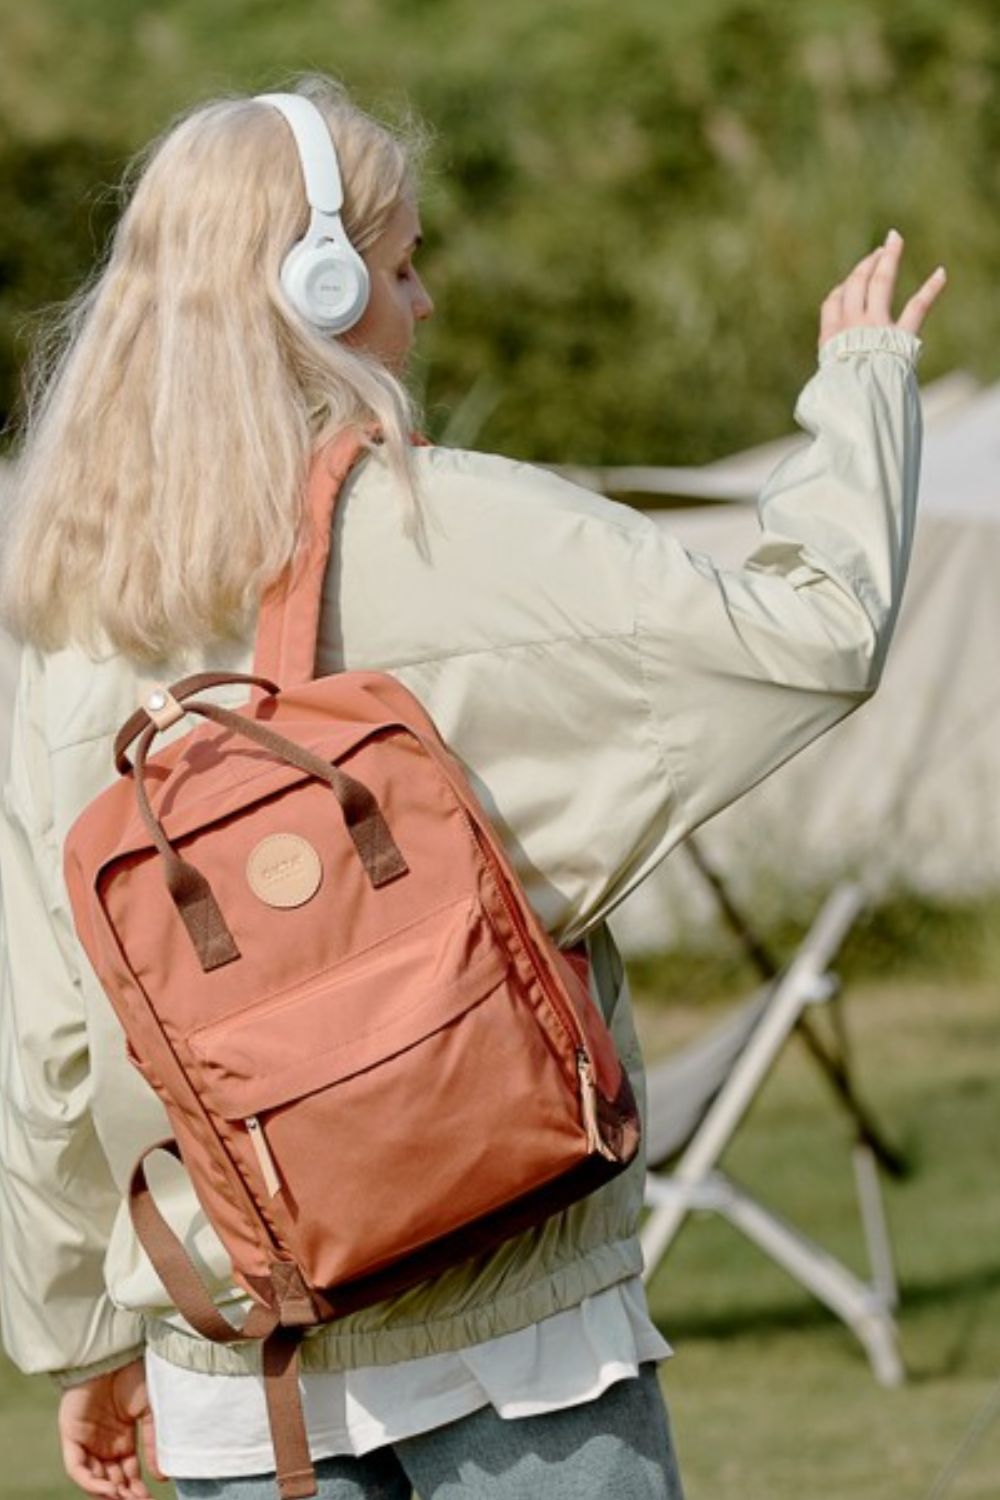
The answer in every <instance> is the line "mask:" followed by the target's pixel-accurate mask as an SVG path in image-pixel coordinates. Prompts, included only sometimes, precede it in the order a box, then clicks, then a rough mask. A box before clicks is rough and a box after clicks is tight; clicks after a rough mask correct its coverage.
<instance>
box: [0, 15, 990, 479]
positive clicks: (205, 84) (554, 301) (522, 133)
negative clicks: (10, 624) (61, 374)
mask: <svg viewBox="0 0 1000 1500" xmlns="http://www.w3.org/2000/svg"><path fill="white" fill-rule="evenodd" d="M0 33H2V35H3V39H4V46H3V52H2V55H0V101H2V102H0V196H2V204H3V212H2V214H0V412H2V413H5V414H7V415H8V416H9V413H10V411H11V408H12V405H13V403H14V399H15V388H16V374H15V372H16V370H17V368H18V367H19V366H20V365H21V364H22V363H23V360H24V357H25V352H26V348H27V344H28V340H29V339H30V335H31V331H32V326H33V325H32V320H31V319H30V318H29V319H28V322H27V324H25V315H26V314H28V313H31V311H32V310H33V309H36V308H37V307H39V305H40V304H43V303H46V302H49V301H51V300H54V299H58V298H60V297H62V296H64V295H65V294H66V293H67V292H68V291H69V290H70V289H71V287H72V286H73V285H74V284H75V283H77V282H78V281H79V280H80V279H82V278H83V277H84V276H85V275H86V274H87V272H88V270H89V268H90V267H91V265H92V263H93V260H94V257H95V254H96V253H97V252H98V251H99V249H100V247H101V245H102V243H103V242H104V240H105V237H106V235H107V232H108V227H109V223H110V221H111V218H112V204H113V195H109V193H108V188H109V185H111V184H113V183H114V182H115V181H116V179H117V178H118V176H119V175H120V171H121V167H122V165H123V163H124V160H125V159H126V158H127V156H128V155H129V154H130V153H131V152H132V151H133V150H135V149H136V148H138V147H139V146H140V145H142V144H143V143H144V142H145V141H146V140H147V139H148V138H149V137H150V136H151V135H153V134H155V133H156V132H157V131H159V130H161V129H162V128H164V126H165V125H166V124H167V123H168V122H169V120H170V118H171V117H172V115H174V114H175V113H176V112H177V111H179V110H182V109H185V108H187V107H188V106H190V105H191V104H192V103H194V102H196V101H198V100H200V99H203V98H205V97H208V96H211V95H213V94H217V93H220V92H227V91H233V90H244V89H257V88H262V87H268V86H274V85H275V84H279V83H281V82H282V81H285V80H287V79H288V78H289V76H290V75H291V74H293V73H294V72H296V71H300V70H303V69H308V68H322V69H324V70H326V71H329V72H332V73H334V74H336V75H338V76H340V77H342V78H343V79H344V80H345V81H346V82H347V83H348V84H349V85H350V86H351V87H352V88H353V89H354V91H355V93H356V95H357V97H358V98H359V99H360V101H361V102H362V103H363V104H366V105H368V106H370V107H373V108H374V109H376V111H379V112H381V113H383V114H388V115H389V116H390V117H391V116H392V115H394V114H397V115H398V114H401V113H405V111H406V110H407V109H408V108H410V107H412V108H413V109H414V110H415V111H416V112H417V113H418V114H419V115H420V116H421V117H422V118H423V119H425V120H426V121H427V123H428V124H429V125H430V126H431V127H432V129H433V130H434V131H435V133H436V137H437V139H436V143H435V146H434V149H433V151H432V154H431V159H430V162H429V169H428V173H427V178H426V181H425V191H424V218H425V227H426V230H427V239H428V243H427V247H426V250H425V252H424V266H423V268H424V270H425V272H426V275H427V278H428V281H429V284H430V286H431V289H432V291H433V293H434V295H435V298H436V302H437V307H438V317H437V319H436V320H435V322H434V324H433V325H431V327H430V328H429V329H428V330H426V336H425V337H424V338H423V340H422V351H423V353H422V358H421V362H420V365H419V366H418V369H417V377H418V379H419V380H420V381H421V383H422V384H423V386H424V387H425V395H426V402H427V407H428V413H429V420H428V427H429V430H430V431H431V433H432V434H436V435H439V434H441V433H442V432H443V431H445V430H446V427H447V422H448V419H449V415H450V413H452V412H453V411H454V410H455V409H456V408H460V407H461V406H462V403H463V402H464V401H466V400H467V399H469V397H470V393H472V400H473V404H474V405H478V407H479V408H480V409H481V411H482V412H483V413H485V421H484V424H483V425H482V429H481V431H479V433H478V435H477V437H476V442H477V445H478V446H481V447H486V448H492V449H496V450H499V451H503V452H508V453H512V454H519V455H523V456H526V457H531V458H540V459H549V460H553V461H564V462H572V461H576V462H581V463H585V462H630V461H632V462H636V461H642V462H649V463H655V462H664V461H670V462H685V461H688V462H697V461H701V460H704V459H708V458H711V457H716V456H718V455H719V454H721V453H724V452H727V451H732V450H733V449H734V448H737V447H740V446H742V445H745V444H749V443H752V442H755V441H759V440H763V439H765V438H767V437H769V436H772V435H774V434H776V433H778V432H781V431H783V430H784V429H785V428H786V427H787V426H788V423H789V412H790V407H791V404H792V400H793V398H794V394H795V391H796V390H797V388H798V387H799V385H800V384H801V383H802V382H803V380H804V379H805V378H806V377H807V376H808V373H809V370H810V369H811V367H812V363H813V358H814V339H815V327H816V310H817V306H818V303H819V301H820V300H821V298H822V296H823V295H825V292H826V291H827V290H828V288H829V287H830V286H831V285H832V284H833V283H834V282H835V281H837V280H838V279H839V278H840V277H841V276H842V275H843V273H844V272H845V271H846V269H847V268H848V267H849V266H850V265H851V264H852V263H853V262H854V261H855V260H856V259H857V258H859V257H860V256H861V255H862V254H863V253H865V252H866V251H867V249H868V248H870V246H871V245H872V244H873V243H875V242H877V241H878V240H879V239H881V237H882V236H883V235H884V234H885V232H886V230H887V229H888V228H889V227H890V226H891V225H895V226H897V227H898V228H899V229H900V230H901V231H902V232H903V233H904V235H905V236H906V238H907V241H908V247H909V253H908V257H907V265H906V278H905V282H906V285H905V288H904V290H906V291H912V290H913V287H914V286H915V284H916V282H917V280H918V279H922V277H923V276H924V275H925V274H927V273H928V272H929V271H930V270H931V269H933V267H934V266H935V265H936V264H938V263H939V262H942V261H943V262H945V263H946V264H947V266H948V268H949V272H950V274H951V281H952V285H951V288H950V291H949V294H948V296H947V297H946V299H945V301H944V303H943V305H942V306H941V308H940V309H939V310H938V311H937V312H936V313H935V317H934V321H933V325H932V331H931V338H930V343H929V348H928V353H927V357H926V362H925V366H924V372H925V374H929V375H934V374H936V373H940V372H942V371H943V370H945V369H947V368H950V367H952V366H954V365H957V364H961V365H964V366H967V367H970V368H972V369H973V370H975V371H977V372H978V373H979V374H980V375H982V376H984V377H991V376H994V375H996V374H997V372H998V370H1000V312H998V308H997V299H996V296H995V292H994V282H995V278H996V268H997V265H998V263H1000V214H998V213H997V211H996V204H997V201H998V197H1000V193H998V189H1000V149H998V148H1000V28H998V27H997V25H996V7H995V0H951V3H949V4H948V5H945V4H942V3H941V0H866V3H861V0H797V3H796V4H794V5H793V4H791V3H788V0H784V3H782V0H673V3H672V4H667V3H665V0H618V3H616V4H610V3H607V0H546V3H545V4H544V5H541V4H538V3H537V0H507V3H506V4H504V5H502V6H487V5H483V4H477V3H475V0H333V3H331V0H322V3H321V0H286V3H285V4H283V5H281V6H275V5H271V4H267V5H265V4H263V3H261V0H212V3H210V4H207V5H206V4H204V3H202V0H160V3H156V4H154V3H143V0H34V3H33V4H32V5H31V6H30V7H24V6H22V5H21V4H20V3H19V0H0Z"/></svg>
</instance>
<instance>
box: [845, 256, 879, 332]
mask: <svg viewBox="0 0 1000 1500" xmlns="http://www.w3.org/2000/svg"><path fill="white" fill-rule="evenodd" d="M881 254H882V246H881V245H880V246H879V247H878V249H877V250H873V251H872V252H871V254H870V255H866V256H865V258H864V260H860V261H858V264H857V265H856V266H855V267H854V270H853V271H852V272H851V274H850V276H848V278H847V281H846V282H845V284H844V319H845V321H846V322H847V323H860V322H861V321H862V319H863V318H864V316H865V311H866V309H867V306H868V283H869V281H870V280H871V278H872V272H873V271H874V270H875V267H876V266H877V265H878V261H879V257H880V256H881Z"/></svg>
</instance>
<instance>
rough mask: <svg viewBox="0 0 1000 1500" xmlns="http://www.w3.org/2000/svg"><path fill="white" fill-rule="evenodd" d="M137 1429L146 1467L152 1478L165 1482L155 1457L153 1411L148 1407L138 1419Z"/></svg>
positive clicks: (164, 1475)
mask: <svg viewBox="0 0 1000 1500" xmlns="http://www.w3.org/2000/svg"><path fill="white" fill-rule="evenodd" d="M139 1431H140V1434H141V1437H142V1452H143V1457H144V1458H145V1460H146V1468H147V1469H148V1470H149V1472H150V1473H151V1474H152V1476H153V1478H154V1479H159V1480H160V1481H161V1482H165V1481H166V1478H167V1476H166V1474H164V1472H163V1470H162V1469H161V1468H160V1465H159V1462H158V1460H157V1457H156V1426H155V1423H154V1421H153V1413H152V1412H151V1411H150V1410H149V1409H148V1408H147V1410H146V1411H145V1413H144V1414H143V1416H142V1417H140V1419H139Z"/></svg>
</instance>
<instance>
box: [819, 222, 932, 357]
mask: <svg viewBox="0 0 1000 1500" xmlns="http://www.w3.org/2000/svg"><path fill="white" fill-rule="evenodd" d="M902 255H903V240H902V236H901V235H899V234H897V233H896V231H895V229H890V230H889V233H888V234H887V235H886V239H885V244H884V245H880V246H879V247H878V249H877V250H873V251H872V252H871V254H870V255H866V256H865V257H864V259H863V260H859V261H858V263H857V265H856V266H855V267H854V270H853V271H851V273H850V275H848V276H847V277H846V278H845V279H844V280H843V281H842V282H840V283H839V284H838V285H837V286H835V287H834V288H833V290H832V291H831V292H830V294H829V296H828V297H827V298H826V300H825V301H824V303H823V305H822V307H821V308H820V316H819V346H820V348H821V349H822V347H823V345H824V344H825V343H826V342H827V340H828V339H832V338H833V336H834V334H836V333H842V332H843V331H844V329H845V328H865V327H870V328H903V329H905V330H906V332H907V333H914V334H915V333H919V332H920V327H921V324H922V323H923V321H924V319H925V318H926V316H927V314H928V313H929V312H930V310H931V308H932V307H933V306H934V303H935V302H936V301H937V299H938V297H939V296H940V294H941V292H942V291H943V289H944V286H945V283H946V281H947V279H948V277H947V273H946V271H945V269H944V266H938V268H937V270H936V271H934V272H932V273H931V275H930V276H928V278H927V280H926V281H925V282H924V284H923V286H921V287H920V288H919V289H918V290H917V291H916V292H914V294H913V296H912V297H911V298H910V300H909V302H907V304H906V306H905V307H904V308H903V311H902V312H901V313H900V315H899V317H898V318H893V316H892V301H893V297H894V296H895V292H896V277H897V276H898V274H899V263H900V260H901V259H902Z"/></svg>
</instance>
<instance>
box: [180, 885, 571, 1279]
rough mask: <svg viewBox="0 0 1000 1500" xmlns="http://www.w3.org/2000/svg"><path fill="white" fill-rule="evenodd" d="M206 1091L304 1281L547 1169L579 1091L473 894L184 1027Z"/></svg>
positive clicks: (398, 1247) (466, 1213) (380, 1257)
mask: <svg viewBox="0 0 1000 1500" xmlns="http://www.w3.org/2000/svg"><path fill="white" fill-rule="evenodd" d="M189 1046H190V1049H191V1052H192V1054H193V1056H194V1058H195V1059H196V1066H197V1068H198V1071H199V1082H200V1088H201V1092H202V1096H203V1099H204V1101H205V1103H206V1105H207V1106H208V1108H209V1110H210V1111H211V1112H212V1114H213V1115H214V1116H215V1117H216V1123H217V1128H218V1129H219V1132H220V1134H221V1136H222V1138H223V1140H224V1141H225V1144H226V1146H227V1148H228V1150H229V1151H230V1153H231V1154H232V1155H233V1157H234V1158H235V1160H236V1161H237V1163H238V1165H239V1166H240V1168H241V1170H242V1171H243V1173H244V1175H245V1177H246V1179H247V1181H248V1183H249V1184H250V1185H251V1187H252V1189H253V1191H254V1193H255V1196H256V1197H257V1200H258V1202H259V1203H260V1206H261V1209H262V1212H263V1213H264V1214H265V1216H266V1217H267V1218H268V1220H269V1221H270V1222H271V1223H272V1224H273V1225H274V1227H275V1230H276V1232H277V1234H278V1236H279V1238H280V1239H281V1240H283V1241H284V1243H285V1245H286V1246H287V1248H288V1250H289V1251H290V1252H291V1253H292V1254H293V1255H294V1257H295V1259H296V1260H297V1262H298V1263H299V1265H300V1266H301V1268H302V1270H303V1271H304V1273H305V1274H306V1275H307V1277H308V1278H309V1280H310V1281H312V1283H313V1284H314V1285H316V1286H320V1287H323V1286H334V1285H336V1284H337V1283H338V1282H340V1281H343V1280H348V1279H351V1278H352V1277H355V1276H358V1275H362V1274H364V1273H366V1272H369V1271H372V1270H375V1269H378V1268H379V1267H380V1266H382V1265H384V1264H387V1263H388V1262H389V1261H391V1260H393V1259H395V1258H397V1257H398V1256H399V1255H400V1253H401V1252H402V1253H405V1252H406V1251H408V1250H413V1249H416V1248H418V1247H420V1246H422V1245H425V1244H427V1243H429V1242H431V1241H433V1240H434V1239H436V1238H438V1237H440V1236H441V1235H443V1234H446V1233H450V1232H451V1231H453V1230H455V1229H458V1228H461V1226H462V1225H463V1224H464V1223H468V1222H469V1221H470V1220H471V1219H473V1218H475V1217H478V1216H479V1215H482V1214H486V1213H488V1212H490V1211H491V1210H492V1209H494V1208H497V1207H499V1206H502V1205H503V1204H505V1203H507V1202H510V1201H512V1200H513V1199H514V1198H516V1197H518V1196H520V1195H521V1194H522V1193H523V1192H525V1191H527V1190H528V1189H529V1188H532V1187H535V1186H537V1185H539V1184H540V1183H542V1182H544V1181H547V1180H549V1179H551V1178H552V1177H555V1176H557V1175H559V1174H560V1173H561V1172H563V1171H565V1170H567V1168H568V1167H569V1166H572V1165H573V1164H574V1163H575V1162H577V1161H578V1160H580V1159H581V1158H582V1157H583V1156H584V1155H586V1151H587V1143H586V1133H585V1130H584V1128H583V1127H582V1125H581V1119H580V1106H579V1099H578V1097H577V1094H576V1092H575V1089H574V1087H573V1083H572V1080H569V1079H567V1076H566V1071H565V1068H564V1067H563V1066H562V1065H561V1064H560V1062H559V1060H558V1059H557V1057H556V1056H555V1054H554V1052H553V1049H552V1047H551V1045H550V1043H549V1041H548V1039H547V1038H546V1035H545V1033H544V1032H543V1029H542V1027H541V1026H540V1025H539V1022H538V1020H537V1018H536V1015H535V1011H534V1008H533V1006H532V1005H531V1004H530V1003H529V1001H528V998H527V997H526V996H525V995H524V993H523V992H522V990H521V988H520V981H519V980H518V978H517V976H516V974H515V971H514V967H513V966H512V965H511V964H510V962H509V961H508V958H507V955H506V953H505V951H504V950H503V948H501V947H500V946H499V945H498V943H497V940H496V937H495V934H494V931H493V928H492V926H491V925H490V923H489V921H488V920H487V918H486V917H485V915H484V914H483V912H482V910H481V908H480V906H479V904H478V902H476V901H475V900H470V899H465V898H463V899H462V900H461V901H458V902H452V903H450V904H449V905H447V906H446V907H444V908H441V909H439V910H438V911H436V912H434V913H432V914H430V915H429V916H428V917H426V918H425V919H424V920H422V921H421V922H419V923H416V924H414V925H413V926H412V927H411V928H409V929H407V930H406V932H405V933H403V934H396V935H395V936H394V938H393V940H392V941H389V942H386V943H384V944H380V945H379V946H378V947H377V948H376V949H374V950H370V951H368V952H365V953H362V954H359V955H357V956H356V957H355V958H352V959H349V960H347V961H346V962H343V963H340V964H338V965H337V966H336V967H335V968H334V969H332V970H331V971H329V972H328V973H327V974H325V975H323V976H320V977H319V978H318V979H316V980H313V981H311V982H310V984H309V985H308V987H307V988H304V989H302V990H301V991H298V992H291V993H288V994H285V995H283V996H280V997H276V998H272V999H270V1000H267V1001H264V1002H261V1003H260V1004H259V1005H257V1006H254V1007H251V1008H250V1009H248V1010H246V1011H244V1012H243V1013H242V1014H241V1015H240V1016H239V1017H238V1018H230V1019H227V1020H226V1021H224V1022H219V1023H216V1024H215V1025H213V1026H211V1027H208V1028H205V1029H203V1030H201V1031H198V1032H195V1033H194V1034H193V1035H192V1036H191V1037H190V1038H189Z"/></svg>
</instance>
